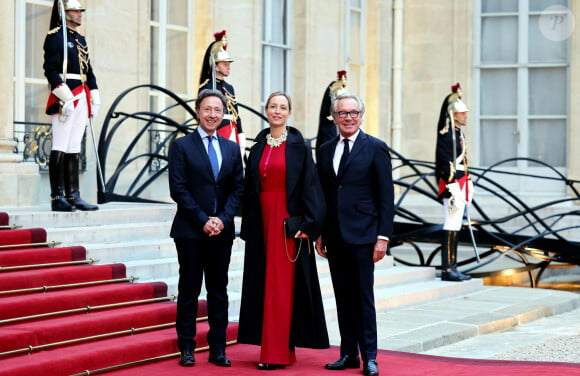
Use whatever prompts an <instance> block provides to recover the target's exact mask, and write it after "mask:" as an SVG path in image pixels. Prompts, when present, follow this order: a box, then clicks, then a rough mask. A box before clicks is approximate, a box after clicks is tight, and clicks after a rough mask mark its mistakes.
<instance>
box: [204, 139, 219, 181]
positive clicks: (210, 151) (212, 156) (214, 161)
mask: <svg viewBox="0 0 580 376" xmlns="http://www.w3.org/2000/svg"><path fill="white" fill-rule="evenodd" d="M214 138H215V137H214V136H207V156H208V157H209V163H211V169H212V171H213V177H214V179H217V177H218V174H219V173H220V165H219V162H218V158H217V154H216V152H215V149H214V148H213V145H212V142H211V141H212V140H213V139H214Z"/></svg>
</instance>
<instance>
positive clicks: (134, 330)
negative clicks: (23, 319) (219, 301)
mask: <svg viewBox="0 0 580 376" xmlns="http://www.w3.org/2000/svg"><path fill="white" fill-rule="evenodd" d="M173 326H175V322H169V323H164V324H158V325H151V326H144V327H141V328H131V329H126V330H120V331H118V332H110V333H103V334H97V335H94V336H87V337H82V338H75V339H69V340H66V341H59V342H52V343H45V344H44V345H38V346H27V347H25V348H22V349H17V350H11V351H6V352H2V353H0V357H2V356H6V355H16V354H19V353H28V354H32V352H34V351H37V350H45V349H47V348H50V347H54V346H62V345H70V344H73V343H77V342H84V341H91V340H97V339H105V338H108V337H116V336H122V335H124V334H131V335H133V334H136V333H141V332H146V331H151V330H155V329H165V328H170V327H173Z"/></svg>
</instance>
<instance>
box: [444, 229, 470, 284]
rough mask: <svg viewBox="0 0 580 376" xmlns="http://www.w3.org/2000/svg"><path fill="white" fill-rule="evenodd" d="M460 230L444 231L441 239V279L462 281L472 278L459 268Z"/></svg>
mask: <svg viewBox="0 0 580 376" xmlns="http://www.w3.org/2000/svg"><path fill="white" fill-rule="evenodd" d="M458 234H459V232H458V231H443V239H442V241H441V280H442V281H455V282H461V281H466V280H468V279H471V277H470V276H468V275H465V274H463V273H461V272H460V271H459V270H457V242H458V241H459V239H458V238H457V236H458Z"/></svg>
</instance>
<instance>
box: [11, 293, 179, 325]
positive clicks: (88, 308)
mask: <svg viewBox="0 0 580 376" xmlns="http://www.w3.org/2000/svg"><path fill="white" fill-rule="evenodd" d="M175 298H176V296H175V295H171V296H163V297H161V298H151V299H143V300H132V301H130V302H122V303H113V304H104V305H100V306H94V307H91V306H86V307H80V308H73V309H67V310H64V311H58V312H47V313H39V314H37V315H30V316H21V317H13V318H11V319H4V320H0V325H3V324H8V323H13V322H17V321H24V320H30V319H38V318H47V317H51V316H58V315H65V314H67V313H82V312H85V313H87V314H88V313H91V312H92V311H96V310H99V309H106V308H116V307H127V306H131V305H137V304H143V303H154V302H162V301H165V300H175Z"/></svg>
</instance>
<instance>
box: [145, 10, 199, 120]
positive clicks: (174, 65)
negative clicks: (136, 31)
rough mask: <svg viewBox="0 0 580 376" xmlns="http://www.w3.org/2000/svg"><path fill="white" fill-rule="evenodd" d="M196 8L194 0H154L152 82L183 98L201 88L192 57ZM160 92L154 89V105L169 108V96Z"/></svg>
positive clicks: (158, 108) (151, 47)
mask: <svg viewBox="0 0 580 376" xmlns="http://www.w3.org/2000/svg"><path fill="white" fill-rule="evenodd" d="M193 12H194V6H193V0H152V1H151V21H150V53H151V56H150V76H151V77H150V79H151V83H152V84H154V85H158V86H161V87H164V88H166V89H168V90H171V91H172V92H174V93H175V94H177V95H178V96H180V97H182V98H183V99H189V98H192V97H193V95H194V94H193V93H194V89H197V80H196V79H195V78H194V75H193V70H192V66H193V64H192V61H191V57H192V56H193V52H192V51H193V36H192V34H193V32H192V30H193V19H194V15H193ZM158 94H159V93H156V92H155V91H152V92H151V93H150V98H151V101H150V107H151V111H154V112H159V111H162V110H164V109H165V108H166V103H165V96H159V95H158ZM172 116H175V114H172ZM183 116H185V114H184V115H183Z"/></svg>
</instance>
